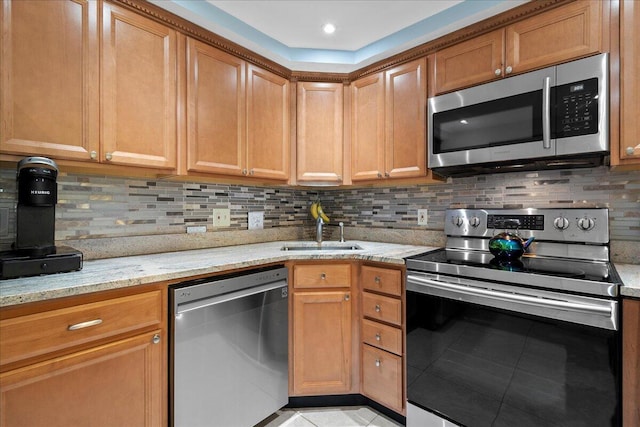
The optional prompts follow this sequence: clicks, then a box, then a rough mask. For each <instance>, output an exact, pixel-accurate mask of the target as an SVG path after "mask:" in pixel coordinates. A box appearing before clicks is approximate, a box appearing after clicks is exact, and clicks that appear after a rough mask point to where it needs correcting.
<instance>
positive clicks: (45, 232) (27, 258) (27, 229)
mask: <svg viewBox="0 0 640 427" xmlns="http://www.w3.org/2000/svg"><path fill="white" fill-rule="evenodd" d="M57 177H58V165H57V164H56V162H54V161H53V160H51V159H48V158H46V157H35V156H32V157H25V158H24V159H22V160H20V161H19V162H18V168H17V183H18V206H17V210H16V241H15V243H14V244H13V248H12V250H11V251H4V252H0V278H1V279H12V278H16V277H21V276H36V275H40V274H51V273H61V272H68V271H74V270H80V269H81V268H82V253H81V252H80V251H77V250H75V249H72V248H69V247H67V246H60V247H56V246H55V216H56V203H57V202H58V187H57V182H56V179H57Z"/></svg>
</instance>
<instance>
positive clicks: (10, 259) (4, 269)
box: [0, 246, 82, 279]
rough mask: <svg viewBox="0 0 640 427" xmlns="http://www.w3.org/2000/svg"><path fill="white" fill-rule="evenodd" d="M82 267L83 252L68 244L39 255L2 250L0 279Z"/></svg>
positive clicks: (0, 253)
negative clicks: (49, 252)
mask: <svg viewBox="0 0 640 427" xmlns="http://www.w3.org/2000/svg"><path fill="white" fill-rule="evenodd" d="M81 269H82V252H80V251H78V250H75V249H73V248H70V247H68V246H56V248H55V251H54V252H53V253H51V254H48V255H37V256H34V255H26V254H23V253H20V252H17V251H5V252H0V279H15V278H18V277H26V276H39V275H41V274H54V273H66V272H69V271H76V270H81Z"/></svg>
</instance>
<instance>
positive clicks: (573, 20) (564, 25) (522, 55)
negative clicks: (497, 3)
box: [506, 0, 608, 73]
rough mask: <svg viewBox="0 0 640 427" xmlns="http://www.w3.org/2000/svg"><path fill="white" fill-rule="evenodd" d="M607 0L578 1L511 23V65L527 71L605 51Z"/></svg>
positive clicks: (508, 56)
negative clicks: (604, 23)
mask: <svg viewBox="0 0 640 427" xmlns="http://www.w3.org/2000/svg"><path fill="white" fill-rule="evenodd" d="M606 3H607V2H603V1H601V0H591V1H577V2H574V3H570V4H568V5H566V6H561V7H558V8H556V9H553V10H550V11H548V12H545V13H542V14H540V15H536V16H534V17H532V18H530V19H525V20H523V21H520V22H518V23H516V24H513V25H510V26H508V27H507V28H506V49H507V54H506V67H507V69H508V68H509V67H511V69H512V72H514V73H516V72H523V71H528V70H532V69H535V68H542V67H545V66H547V65H550V64H556V63H560V62H566V61H569V60H571V59H575V58H579V57H581V56H585V55H589V54H592V53H597V52H599V51H601V49H602V35H603V31H602V8H603V7H608V4H606Z"/></svg>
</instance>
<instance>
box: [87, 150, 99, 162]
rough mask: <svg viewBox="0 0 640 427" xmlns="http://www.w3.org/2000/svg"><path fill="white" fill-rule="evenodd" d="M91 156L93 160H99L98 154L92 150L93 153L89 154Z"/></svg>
mask: <svg viewBox="0 0 640 427" xmlns="http://www.w3.org/2000/svg"><path fill="white" fill-rule="evenodd" d="M89 156H90V157H91V160H95V159H97V158H98V152H97V151H96V150H91V153H89Z"/></svg>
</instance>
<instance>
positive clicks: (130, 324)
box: [0, 290, 162, 365]
mask: <svg viewBox="0 0 640 427" xmlns="http://www.w3.org/2000/svg"><path fill="white" fill-rule="evenodd" d="M161 324H162V292H161V291H159V290H158V291H153V292H145V293H143V294H138V295H131V296H126V297H121V298H114V299H109V300H106V301H99V302H95V303H90V304H82V305H77V306H72V307H66V308H61V309H58V310H51V311H45V312H42V313H36V314H31V315H27V316H21V317H16V318H13V319H6V320H2V321H0V336H2V346H1V347H0V365H5V364H8V363H12V362H16V361H18V360H22V359H28V358H31V357H36V356H40V355H43V354H47V353H52V352H55V351H59V350H63V349H65V348H70V347H73V346H77V345H81V344H86V343H89V342H92V341H97V340H100V339H104V338H107V337H110V336H115V335H118V334H123V333H128V332H131V331H134V330H137V329H142V328H150V327H155V328H157V327H158V326H159V325H161Z"/></svg>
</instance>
